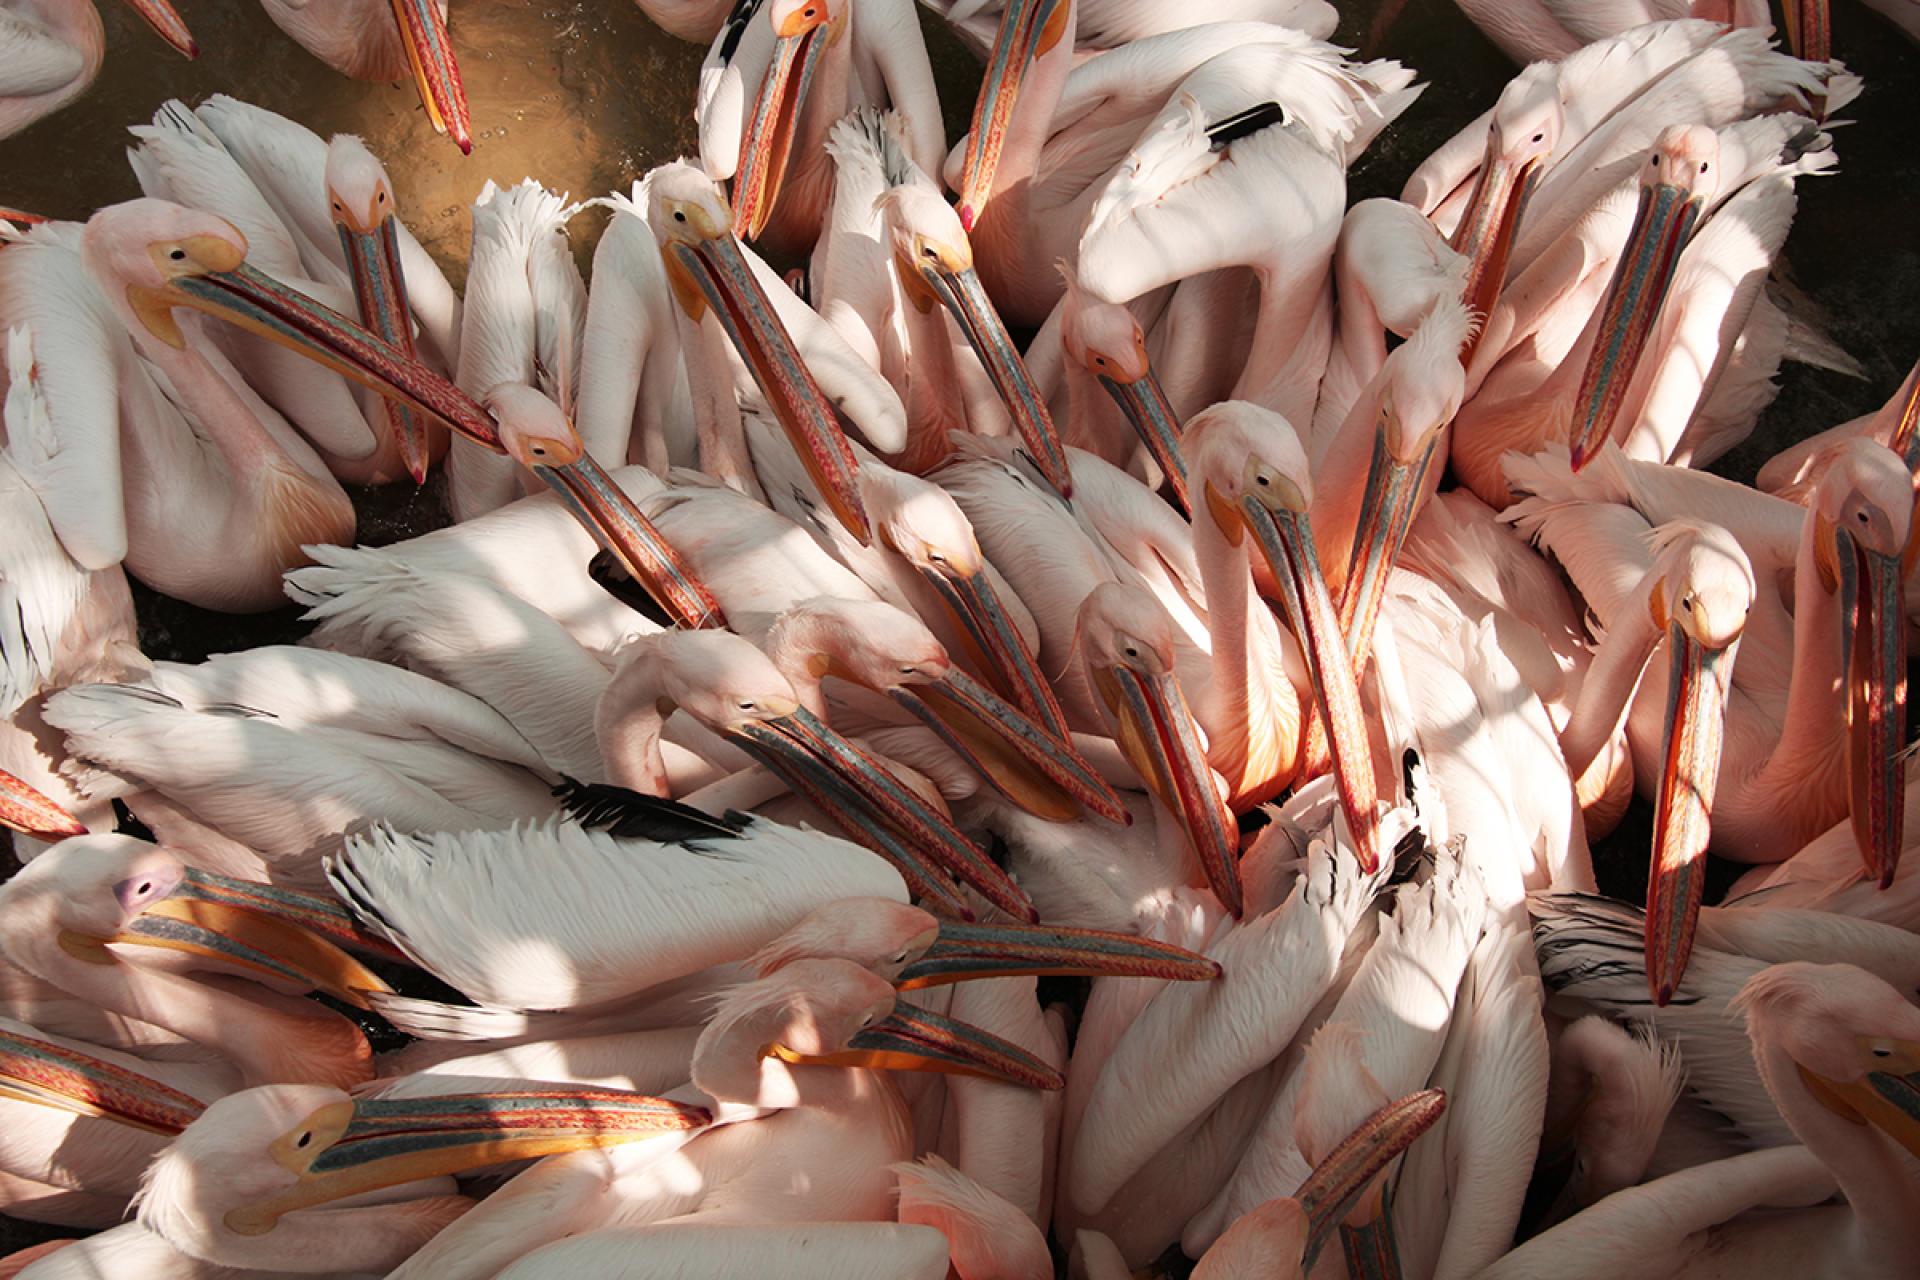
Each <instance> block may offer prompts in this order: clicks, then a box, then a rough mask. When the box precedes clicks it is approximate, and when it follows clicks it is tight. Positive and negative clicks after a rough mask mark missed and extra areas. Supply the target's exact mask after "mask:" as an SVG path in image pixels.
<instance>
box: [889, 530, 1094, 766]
mask: <svg viewBox="0 0 1920 1280" xmlns="http://www.w3.org/2000/svg"><path fill="white" fill-rule="evenodd" d="M916 567H918V568H919V569H920V574H921V576H922V577H924V578H925V579H926V580H927V582H928V584H929V585H931V586H932V587H933V589H934V591H936V592H937V593H939V596H940V599H941V602H942V603H944V604H945V605H946V606H947V612H948V614H949V615H950V616H951V617H952V619H953V621H954V624H955V625H956V626H958V627H959V628H960V631H961V634H962V635H963V636H964V637H965V641H966V646H967V648H968V649H969V650H970V651H971V652H970V654H969V656H970V657H971V658H972V659H973V661H974V664H975V666H976V668H977V669H978V670H980V671H983V672H985V673H987V674H988V676H989V678H991V679H993V680H994V681H995V683H996V684H998V685H999V686H1000V692H1002V693H1004V694H1006V695H1007V697H1009V698H1010V699H1012V701H1013V703H1014V705H1015V706H1017V707H1019V708H1020V710H1022V711H1023V712H1025V713H1026V714H1027V716H1028V718H1030V719H1031V720H1032V721H1033V722H1034V723H1035V724H1037V725H1039V726H1040V727H1041V728H1043V729H1045V730H1046V731H1047V732H1048V733H1050V734H1052V735H1053V736H1054V737H1056V738H1059V739H1061V740H1062V741H1066V740H1067V736H1068V730H1067V714H1066V712H1064V711H1062V710H1061V709H1060V700H1059V699H1058V698H1056V697H1055V696H1054V693H1053V686H1052V685H1051V684H1049V683H1048V682H1047V678H1046V677H1045V676H1044V675H1042V674H1041V672H1040V660H1039V659H1038V658H1036V657H1034V656H1033V650H1031V649H1029V648H1028V647H1027V640H1026V637H1025V636H1023V635H1021V634H1020V628H1018V627H1016V626H1015V625H1013V618H1012V616H1011V615H1009V614H1008V612H1007V610H1006V607H1005V606H1004V605H1003V604H1001V602H1000V597H999V594H998V593H997V592H996V591H995V589H994V585H993V581H992V579H990V578H989V577H988V576H987V572H986V570H985V569H984V568H980V569H975V570H974V571H973V572H972V573H962V572H960V571H959V570H958V569H953V568H951V567H950V566H944V565H918V564H917V562H916Z"/></svg>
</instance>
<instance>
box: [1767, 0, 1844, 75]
mask: <svg viewBox="0 0 1920 1280" xmlns="http://www.w3.org/2000/svg"><path fill="white" fill-rule="evenodd" d="M1780 4H1781V8H1782V9H1784V10H1785V12H1786V19H1787V44H1788V46H1789V47H1791V48H1792V49H1793V56H1794V57H1796V58H1805V59H1806V60H1807V61H1808V62H1825V61H1827V60H1828V59H1829V58H1831V57H1832V56H1833V32H1832V29H1831V26H1830V21H1831V19H1830V16H1829V15H1828V13H1827V0H1780Z"/></svg>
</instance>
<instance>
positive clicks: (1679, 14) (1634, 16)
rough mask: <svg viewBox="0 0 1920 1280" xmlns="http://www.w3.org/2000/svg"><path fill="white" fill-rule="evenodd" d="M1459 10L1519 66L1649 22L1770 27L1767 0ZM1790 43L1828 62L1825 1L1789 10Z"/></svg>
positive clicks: (1541, 2)
mask: <svg viewBox="0 0 1920 1280" xmlns="http://www.w3.org/2000/svg"><path fill="white" fill-rule="evenodd" d="M1459 4H1460V11H1461V12H1462V13H1464V14H1466V15H1467V17H1468V18H1469V19H1471V20H1472V22H1473V25H1474V26H1476V27H1479V28H1480V30H1481V31H1483V32H1485V33H1486V36H1487V38H1488V39H1490V40H1492V41H1493V42H1494V43H1495V44H1497V45H1499V46H1500V48H1501V49H1502V50H1503V51H1505V53H1506V55H1507V56H1508V57H1510V58H1512V59H1513V60H1514V61H1515V62H1535V61H1538V60H1540V59H1542V58H1564V57H1566V56H1567V55H1568V54H1570V53H1574V52H1576V51H1578V50H1579V49H1580V48H1581V47H1582V46H1584V45H1587V44H1591V43H1592V42H1594V41H1596V40H1604V39H1606V38H1607V37H1608V36H1612V35H1618V34H1619V33H1620V32H1622V31H1626V30H1628V29H1629V28H1632V27H1637V26H1640V25H1642V24H1643V23H1648V22H1667V21H1671V20H1673V19H1675V18H1703V19H1705V20H1707V21H1709V22H1720V23H1725V24H1727V25H1728V26H1734V27H1771V26H1772V25H1773V19H1772V14H1771V13H1770V12H1769V8H1770V6H1768V5H1767V4H1765V3H1764V0H1628V2H1627V3H1618V2H1617V0H1525V2H1524V3H1520V4H1494V3H1490V2H1489V0H1459ZM1786 15H1787V40H1788V42H1789V43H1790V44H1792V46H1793V52H1794V55H1795V56H1796V57H1801V58H1806V59H1809V60H1811V61H1814V62H1825V61H1826V60H1827V56H1828V53H1829V50H1830V48H1831V39H1830V35H1829V32H1828V16H1827V0H1803V2H1802V3H1798V4H1790V5H1787V6H1786Z"/></svg>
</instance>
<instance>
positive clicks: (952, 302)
mask: <svg viewBox="0 0 1920 1280" xmlns="http://www.w3.org/2000/svg"><path fill="white" fill-rule="evenodd" d="M899 132H900V130H899V125H898V118H897V117H893V116H883V115H880V114H878V113H876V112H873V111H871V110H865V111H861V112H859V113H856V114H855V115H852V116H849V117H848V118H847V119H845V120H843V121H841V122H839V123H838V124H836V125H835V126H834V128H833V131H832V133H831V135H830V136H829V139H828V142H827V148H828V151H829V152H830V154H831V155H832V157H833V160H834V163H835V170H836V173H837V177H836V181H835V187H834V193H833V206H832V210H831V224H830V225H829V227H828V229H827V231H826V233H825V235H824V236H823V237H822V240H821V244H820V247H819V248H818V249H817V250H816V251H815V255H814V264H813V267H812V272H811V277H810V278H811V280H812V284H813V289H812V292H813V296H814V298H815V300H816V301H817V303H818V305H819V308H820V311H821V313H822V315H823V316H825V317H827V318H828V320H829V323H831V324H833V325H834V326H835V327H836V329H839V330H840V331H842V332H843V333H846V334H847V336H848V339H849V341H850V342H851V343H853V344H855V345H856V348H857V349H860V350H861V351H862V354H865V355H868V356H869V358H870V359H872V360H873V362H874V364H875V367H876V368H877V369H879V370H880V372H881V373H882V374H884V375H886V376H887V378H888V380H889V381H891V382H893V383H894V384H895V385H896V386H900V387H904V388H905V390H904V393H903V397H902V398H903V399H904V400H905V401H906V405H907V432H908V441H907V448H906V451H905V452H904V453H903V454H902V455H901V456H900V458H899V459H897V461H898V464H899V465H900V466H902V467H904V468H905V469H906V470H908V471H911V472H914V473H916V474H924V473H925V472H927V471H929V470H931V469H932V468H933V467H935V466H937V465H939V463H940V462H942V461H944V460H945V459H946V458H947V457H948V456H949V454H950V453H951V452H952V446H951V444H950V443H949V440H948V433H949V431H951V430H956V429H957V430H969V431H972V432H974V433H975V434H979V435H988V434H992V435H1000V434H1004V433H1005V431H1006V429H1007V425H1008V422H1009V420H1010V421H1011V424H1012V427H1013V429H1014V430H1015V431H1016V432H1018V434H1019V437H1020V440H1021V442H1022V443H1023V444H1024V445H1025V446H1026V448H1027V451H1028V453H1030V454H1031V455H1032V456H1033V458H1034V461H1035V463H1036V465H1038V466H1039V467H1040V469H1041V471H1042V473H1043V474H1045V476H1046V477H1047V481H1048V483H1050V484H1052V485H1053V486H1054V487H1055V488H1056V489H1058V490H1059V491H1060V492H1061V493H1062V494H1071V492H1072V488H1073V484H1072V477H1071V476H1070V475H1069V474H1068V471H1067V464H1066V458H1065V455H1064V453H1063V451H1062V446H1061V443H1060V436H1059V432H1058V431H1057V430H1056V429H1055V427H1054V423H1053V419H1052V416H1051V415H1050V414H1049V412H1048V410H1047V404H1046V401H1045V400H1044V399H1043V398H1042V396H1041V394H1040V392H1039V390H1038V388H1037V387H1036V386H1035V385H1034V380H1033V376H1032V375H1031V374H1030V373H1029V372H1028V371H1027V366H1026V363H1025V362H1024V361H1023V360H1022V359H1021V357H1020V352H1019V350H1018V349H1017V348H1016V347H1015V346H1014V344H1013V339H1012V338H1011V337H1009V336H1008V334H1007V329H1006V326H1005V325H1004V324H1002V323H1001V320H1000V316H999V313H998V312H997V311H996V310H995V309H994V306H993V303H992V301H991V300H990V299H989V298H988V297H987V293H986V289H985V287H984V286H983V285H982V284H981V283H980V276H979V274H978V273H977V272H976V270H975V264H974V258H973V248H972V246H971V245H970V244H969V243H968V240H967V233H966V232H965V231H963V230H962V229H961V227H960V222H959V220H958V218H956V217H955V215H954V212H953V208H952V206H950V205H949V204H948V203H947V202H946V200H945V199H944V198H942V196H941V194H940V189H939V188H938V187H937V186H936V185H935V184H934V182H933V179H931V178H929V177H928V176H927V175H926V172H925V171H924V170H922V169H921V168H920V167H919V166H918V165H917V164H916V163H914V161H913V160H912V159H911V158H910V157H909V156H908V155H907V154H906V151H905V148H904V146H903V143H902V140H901V138H900V137H899ZM936 308H937V310H936ZM962 344H964V347H965V348H968V349H970V350H971V353H972V356H973V359H972V360H968V359H967V357H966V355H965V354H963V352H962ZM982 391H987V392H988V395H987V396H986V397H982V396H981V395H980V392H982ZM983 401H984V402H983Z"/></svg>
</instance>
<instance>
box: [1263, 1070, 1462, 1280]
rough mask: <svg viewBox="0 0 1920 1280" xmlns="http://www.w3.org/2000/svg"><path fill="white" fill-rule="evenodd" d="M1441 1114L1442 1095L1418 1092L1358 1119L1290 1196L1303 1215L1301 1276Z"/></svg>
mask: <svg viewBox="0 0 1920 1280" xmlns="http://www.w3.org/2000/svg"><path fill="white" fill-rule="evenodd" d="M1446 1110H1447V1095H1446V1094H1445V1093H1443V1092H1441V1091H1440V1090H1439V1089H1422V1090H1421V1091H1420V1092H1419V1093H1415V1094H1409V1095H1408V1096H1407V1097H1404V1098H1401V1099H1399V1100H1398V1101H1396V1102H1389V1103H1388V1104H1387V1105H1386V1106H1384V1107H1382V1108H1380V1110H1378V1111H1376V1112H1374V1113H1373V1114H1372V1115H1370V1116H1368V1117H1367V1118H1366V1120H1365V1121H1363V1122H1362V1123H1361V1125H1360V1127H1359V1128H1358V1129H1355V1130H1354V1131H1353V1133H1352V1134H1351V1135H1350V1136H1349V1137H1348V1138H1347V1139H1346V1141H1344V1142H1342V1143H1341V1144H1340V1145H1339V1146H1337V1147H1335V1148H1334V1149H1333V1150H1332V1151H1331V1152H1329V1153H1328V1154H1327V1157H1326V1159H1324V1160H1322V1161H1321V1162H1320V1164H1319V1165H1318V1166H1317V1167H1315V1169H1314V1171H1313V1172H1312V1173H1311V1174H1309V1175H1308V1176H1307V1180H1306V1181H1305V1182H1303V1183H1301V1184H1300V1189H1299V1190H1298V1191H1296V1192H1294V1198H1295V1199H1296V1200H1298V1201H1299V1203H1300V1207H1301V1208H1302V1209H1303V1210H1305V1212H1306V1216H1307V1246H1306V1251H1305V1257H1304V1258H1303V1259H1302V1267H1301V1270H1302V1274H1309V1273H1311V1271H1312V1269H1313V1263H1314V1259H1315V1258H1316V1257H1317V1256H1318V1255H1319V1252H1320V1249H1321V1247H1322V1246H1324V1245H1325V1244H1326V1242H1327V1240H1328V1239H1329V1238H1330V1237H1331V1236H1332V1235H1333V1231H1334V1228H1335V1227H1336V1226H1337V1225H1338V1224H1339V1223H1340V1222H1341V1220H1342V1219H1344V1218H1345V1217H1346V1216H1347V1215H1348V1214H1349V1213H1350V1212H1352V1210H1353V1208H1354V1206H1355V1205H1356V1204H1358V1203H1359V1201H1360V1198H1361V1197H1362V1196H1364V1195H1365V1194H1366V1193H1367V1192H1368V1191H1369V1190H1371V1189H1372V1188H1373V1185H1374V1183H1375V1181H1376V1180H1377V1179H1378V1178H1379V1177H1380V1175H1381V1174H1382V1173H1384V1172H1385V1171H1386V1168H1387V1166H1388V1165H1390V1164H1392V1163H1393V1162H1394V1160H1396V1159H1397V1158H1399V1156H1400V1155H1401V1154H1403V1153H1404V1152H1405V1151H1406V1149H1407V1148H1408V1147H1410V1146H1412V1145H1413V1143H1414V1140H1415V1139H1416V1138H1418V1137H1419V1136H1420V1135H1421V1134H1423V1133H1425V1132H1426V1131H1427V1130H1428V1129H1431V1128H1432V1127H1433V1126H1434V1124H1435V1123H1436V1122H1437V1121H1438V1120H1439V1119H1440V1117H1441V1116H1442V1115H1444V1114H1445V1113H1446Z"/></svg>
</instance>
